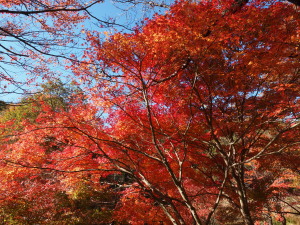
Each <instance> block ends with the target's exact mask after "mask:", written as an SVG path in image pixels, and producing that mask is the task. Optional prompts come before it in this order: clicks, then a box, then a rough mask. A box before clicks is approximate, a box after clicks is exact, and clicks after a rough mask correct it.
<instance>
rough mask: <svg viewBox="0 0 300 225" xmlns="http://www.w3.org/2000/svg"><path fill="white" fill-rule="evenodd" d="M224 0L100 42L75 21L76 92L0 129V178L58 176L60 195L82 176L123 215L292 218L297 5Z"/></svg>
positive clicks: (248, 220)
mask: <svg viewBox="0 0 300 225" xmlns="http://www.w3.org/2000/svg"><path fill="white" fill-rule="evenodd" d="M235 2H236V1H230V0H228V1H221V3H220V2H219V1H202V2H200V3H192V2H185V1H180V2H178V3H176V4H174V5H173V6H172V7H171V8H170V10H169V12H168V13H166V14H165V15H162V16H159V15H157V16H155V17H154V18H153V19H151V20H146V21H145V22H144V25H143V26H141V27H137V28H136V29H135V31H134V32H132V33H125V34H124V33H116V34H114V35H112V36H109V37H107V38H106V40H104V41H102V40H100V39H99V36H100V35H99V34H97V32H87V38H88V41H89V42H90V48H89V49H87V50H86V52H85V55H84V57H85V58H84V59H83V62H82V63H79V60H78V62H76V63H74V64H72V65H70V66H69V68H71V69H72V70H73V72H74V76H76V80H79V79H80V80H82V81H83V82H84V84H85V88H86V89H87V90H86V91H87V93H89V96H90V99H89V101H88V102H82V101H81V100H80V99H82V98H79V99H74V103H71V104H70V106H69V107H68V109H67V110H55V109H53V108H51V107H50V106H49V104H46V103H45V104H42V106H41V107H42V111H41V112H40V113H39V115H38V116H37V118H36V119H35V120H34V121H29V120H25V121H23V127H24V129H23V130H22V131H21V132H20V131H16V133H14V134H13V135H12V134H10V135H9V136H5V135H4V136H3V140H5V142H3V144H2V149H4V150H3V151H2V152H1V159H2V162H3V163H4V166H5V168H6V171H4V170H3V171H2V173H4V177H7V178H6V179H4V181H5V180H7V183H9V184H10V185H12V186H13V187H14V189H13V188H11V190H21V191H20V193H24V189H23V188H22V187H21V186H22V185H20V183H18V182H16V179H15V178H14V177H12V176H10V174H14V176H16V177H18V176H19V177H21V178H24V177H27V176H32V171H33V170H40V171H51V172H53V173H57V174H59V175H57V176H58V177H59V178H57V176H54V178H53V179H58V180H59V182H56V181H55V182H54V183H55V184H59V185H58V186H57V185H56V186H55V187H56V188H58V189H59V190H62V191H67V190H68V191H69V194H70V195H72V193H76V185H75V184H76V183H77V182H78V181H79V180H81V181H82V180H86V181H87V182H88V183H89V185H91V186H92V187H93V188H95V190H97V189H99V190H102V191H103V190H112V189H113V190H114V192H115V193H116V195H117V196H118V198H117V201H116V202H115V204H114V205H113V206H112V207H113V208H114V217H115V220H118V221H122V220H124V221H128V222H129V223H130V224H144V223H148V224H155V223H161V222H162V223H165V224H212V223H217V224H226V223H227V224H249V225H250V224H254V223H256V222H257V223H259V222H263V221H264V222H266V221H272V220H274V219H275V218H276V219H278V220H279V221H285V220H286V219H287V218H288V216H289V215H296V216H299V214H300V210H299V206H298V205H297V200H299V199H297V192H298V191H299V173H298V171H299V164H300V152H299V143H300V142H299V136H300V135H299V131H300V122H299V100H300V98H299V91H300V90H299V87H300V85H299V76H300V73H299V72H300V71H299V68H300V65H299V64H300V63H299V22H300V18H299V16H300V14H299V9H298V8H297V7H295V6H294V5H292V4H289V3H286V2H281V1H262V0H257V1H251V2H247V4H243V5H242V6H241V7H239V8H235V9H234V10H231V9H232V6H233V5H234V3H235ZM84 60H86V61H84ZM80 61H81V60H80ZM74 83H76V81H74ZM77 83H79V82H77ZM77 100H78V101H77ZM5 126H6V125H5V124H4V125H3V127H4V128H5ZM8 167H9V168H13V170H8V169H7V168H8ZM8 171H9V172H8ZM117 175H118V176H120V177H122V175H123V176H124V177H123V178H124V179H123V178H122V179H123V180H119V181H117V180H115V179H112V180H111V181H110V182H108V180H109V178H110V177H111V176H117ZM125 176H126V177H127V178H128V179H127V180H126V179H125ZM53 179H52V180H53ZM46 180H47V179H46ZM101 180H103V182H101ZM50 181H51V179H48V180H47V181H46V183H45V185H44V187H45V188H50V189H51V184H50V183H49V182H50ZM52 184H53V183H52ZM2 186H3V187H4V185H2ZM42 186H43V185H40V186H38V188H37V190H35V191H32V192H31V193H30V194H29V196H34V193H36V192H37V191H38V189H39V188H42ZM16 192H18V191H16ZM29 192H30V191H29ZM54 192H55V191H54ZM54 192H53V193H54ZM53 193H51V192H50V193H49V196H50V194H53ZM49 199H54V197H51V196H50V197H49ZM6 200H7V198H6ZM37 204H38V203H37ZM49 204H50V203H49ZM97 207H99V208H100V207H103V205H101V204H98V205H97ZM52 208H55V207H52ZM103 208H105V207H103ZM270 223H271V222H270ZM283 223H284V222H283Z"/></svg>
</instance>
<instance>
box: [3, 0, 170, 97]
mask: <svg viewBox="0 0 300 225" xmlns="http://www.w3.org/2000/svg"><path fill="white" fill-rule="evenodd" d="M157 2H158V1H157ZM171 2H172V1H171V0H166V1H164V0H162V1H160V2H159V3H160V4H170V3H171ZM90 11H91V13H92V14H93V15H94V16H95V17H97V18H99V19H101V20H110V19H112V20H115V22H116V23H118V24H124V25H126V26H128V27H133V26H135V25H136V24H139V22H140V21H141V20H142V19H143V18H145V17H148V18H151V17H152V15H153V14H154V13H155V12H156V13H164V12H165V11H166V9H165V8H153V7H151V6H149V5H148V4H147V5H145V4H137V5H136V6H133V5H129V4H125V3H123V4H121V3H115V2H113V1H105V2H103V3H100V4H97V5H95V6H93V7H92V8H91V9H90ZM5 19H8V20H10V18H7V17H6V18H5ZM12 19H13V18H12ZM0 25H1V24H0ZM81 25H83V26H84V28H86V29H90V30H97V31H101V32H104V31H111V32H113V29H112V28H100V26H99V24H98V23H97V21H96V20H89V21H86V22H84V23H83V24H81ZM81 25H79V26H78V28H77V29H78V32H80V30H81V29H82V27H81ZM115 28H116V29H118V31H123V32H130V31H129V30H126V29H124V28H122V27H118V26H117V27H114V29H115ZM2 40H3V39H2ZM2 40H1V39H0V42H1V41H2ZM7 43H8V44H9V45H11V46H13V47H15V48H21V46H17V45H15V44H13V43H10V42H7V41H6V44H7ZM80 43H83V42H82V41H80V40H79V42H78V44H80ZM78 44H77V45H78ZM76 47H77V46H76ZM82 47H84V46H82ZM76 51H77V53H78V54H80V51H81V50H76ZM4 69H5V70H8V71H10V73H11V74H12V75H14V78H15V79H16V80H18V81H20V82H24V83H26V80H27V79H28V75H26V72H25V71H23V70H22V69H21V68H18V67H13V66H10V65H5V68H4ZM50 69H52V70H53V71H54V73H56V74H58V75H59V74H60V75H59V76H60V77H61V78H62V77H64V76H65V75H70V74H71V72H70V71H66V70H65V69H64V68H63V66H61V67H59V66H57V65H53V66H51V65H50ZM62 79H63V80H64V78H62ZM65 81H66V82H67V80H65ZM36 82H43V81H42V79H39V78H38V79H36ZM34 84H35V83H33V85H31V86H26V85H21V87H22V88H24V89H26V90H30V91H34V90H37V88H38V87H37V86H35V85H34ZM0 86H1V87H3V86H7V87H8V89H7V91H8V92H17V93H0V100H2V101H6V102H18V101H19V99H20V98H21V97H22V96H23V95H22V91H21V90H20V89H18V88H16V87H15V86H13V85H10V84H9V83H8V82H5V81H3V80H0ZM18 92H19V93H21V94H18Z"/></svg>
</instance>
